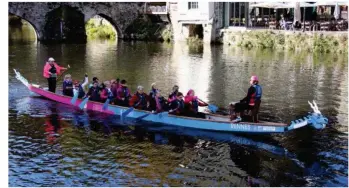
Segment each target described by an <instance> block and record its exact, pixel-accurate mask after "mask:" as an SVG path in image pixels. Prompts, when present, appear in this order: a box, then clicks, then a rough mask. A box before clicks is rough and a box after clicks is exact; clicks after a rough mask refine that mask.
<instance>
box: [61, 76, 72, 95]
mask: <svg viewBox="0 0 349 188" xmlns="http://www.w3.org/2000/svg"><path fill="white" fill-rule="evenodd" d="M63 95H65V96H69V97H73V81H72V79H71V75H70V74H66V75H64V81H63Z"/></svg>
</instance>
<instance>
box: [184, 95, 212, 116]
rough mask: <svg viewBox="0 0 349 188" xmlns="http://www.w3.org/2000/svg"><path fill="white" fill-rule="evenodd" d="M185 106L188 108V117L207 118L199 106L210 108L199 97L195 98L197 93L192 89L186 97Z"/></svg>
mask: <svg viewBox="0 0 349 188" xmlns="http://www.w3.org/2000/svg"><path fill="white" fill-rule="evenodd" d="M184 104H185V108H186V115H187V116H190V117H198V118H205V117H206V116H205V114H204V113H201V112H199V106H208V104H206V103H203V102H202V101H201V100H199V98H198V97H197V96H195V91H194V90H192V89H190V90H189V91H188V93H187V95H186V96H185V97H184Z"/></svg>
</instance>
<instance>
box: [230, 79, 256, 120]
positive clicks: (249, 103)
mask: <svg viewBox="0 0 349 188" xmlns="http://www.w3.org/2000/svg"><path fill="white" fill-rule="evenodd" d="M250 84H251V87H250V88H248V91H247V96H246V97H245V98H243V99H242V100H241V101H240V102H239V103H236V104H235V105H234V108H235V109H234V111H235V113H236V119H235V120H233V122H239V121H241V120H242V119H241V113H242V112H243V111H244V110H251V111H252V119H253V122H258V111H259V106H260V104H261V98H262V87H261V86H260V85H259V80H258V77H257V76H252V77H251V79H250Z"/></svg>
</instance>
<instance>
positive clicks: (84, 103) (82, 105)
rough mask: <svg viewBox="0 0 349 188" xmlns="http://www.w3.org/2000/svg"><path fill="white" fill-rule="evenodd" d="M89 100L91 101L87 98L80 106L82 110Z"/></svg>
mask: <svg viewBox="0 0 349 188" xmlns="http://www.w3.org/2000/svg"><path fill="white" fill-rule="evenodd" d="M88 99H89V97H87V98H85V99H84V100H83V101H82V102H81V103H80V104H79V108H80V109H81V110H82V109H83V108H84V107H85V105H86V103H87V102H88Z"/></svg>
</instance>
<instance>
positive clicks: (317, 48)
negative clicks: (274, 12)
mask: <svg viewBox="0 0 349 188" xmlns="http://www.w3.org/2000/svg"><path fill="white" fill-rule="evenodd" d="M227 40H228V43H229V44H232V45H235V46H239V47H245V48H249V49H250V48H261V49H266V48H269V49H281V50H284V49H287V50H291V51H293V50H297V51H302V50H304V51H308V52H317V53H330V52H332V53H347V51H348V44H347V43H348V37H347V36H346V35H334V36H324V35H323V34H321V35H318V34H314V35H311V34H310V35H309V34H307V33H289V34H286V33H280V32H275V31H248V32H240V31H239V32H227Z"/></svg>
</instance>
